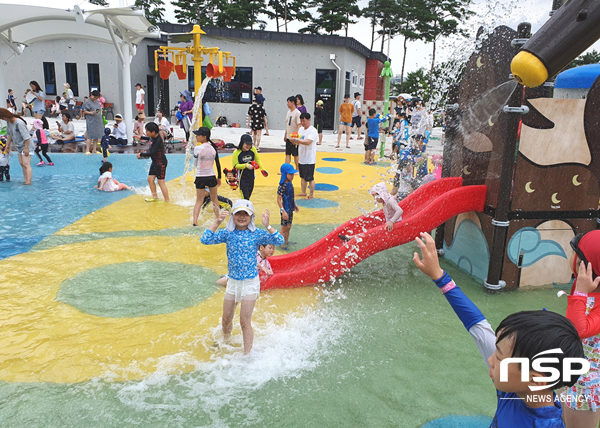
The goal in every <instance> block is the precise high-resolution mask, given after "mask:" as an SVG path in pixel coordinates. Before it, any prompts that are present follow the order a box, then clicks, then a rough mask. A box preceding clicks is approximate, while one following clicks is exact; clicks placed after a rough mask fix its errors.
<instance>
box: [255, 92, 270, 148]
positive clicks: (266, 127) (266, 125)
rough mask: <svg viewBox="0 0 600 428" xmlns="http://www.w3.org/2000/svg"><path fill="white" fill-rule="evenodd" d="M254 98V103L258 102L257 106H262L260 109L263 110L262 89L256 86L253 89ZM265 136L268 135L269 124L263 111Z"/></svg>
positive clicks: (263, 98)
mask: <svg viewBox="0 0 600 428" xmlns="http://www.w3.org/2000/svg"><path fill="white" fill-rule="evenodd" d="M254 96H255V97H256V101H257V102H258V104H260V105H261V106H262V108H263V109H264V108H265V97H264V96H263V94H262V88H261V87H260V86H257V87H256V88H254ZM265 135H266V136H268V135H269V124H268V123H267V111H266V110H265Z"/></svg>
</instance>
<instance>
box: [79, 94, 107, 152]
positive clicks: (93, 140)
mask: <svg viewBox="0 0 600 428" xmlns="http://www.w3.org/2000/svg"><path fill="white" fill-rule="evenodd" d="M98 98H100V92H98V91H96V90H94V91H92V93H91V94H90V97H89V98H88V99H87V100H85V101H84V102H83V105H82V106H81V113H82V114H83V116H84V117H85V125H86V135H87V139H86V140H85V154H86V155H90V154H91V153H90V145H91V148H92V150H93V152H92V153H94V154H95V153H96V152H97V149H98V143H99V142H100V139H101V138H102V137H103V136H104V121H103V120H102V107H101V106H100V102H99V101H98Z"/></svg>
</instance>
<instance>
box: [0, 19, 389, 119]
mask: <svg viewBox="0 0 600 428" xmlns="http://www.w3.org/2000/svg"><path fill="white" fill-rule="evenodd" d="M160 27H161V31H163V32H164V33H185V32H189V31H191V29H192V26H191V25H179V24H161V26H160ZM203 30H204V31H205V32H206V33H207V34H206V35H203V36H202V44H203V45H204V46H207V47H212V46H215V47H219V48H220V49H221V50H222V51H229V52H231V53H232V54H233V55H234V56H235V57H236V75H235V77H234V78H233V79H232V81H231V82H222V81H220V80H219V81H217V80H213V81H212V82H211V83H210V85H209V87H208V89H207V91H206V94H205V99H206V101H208V102H209V104H210V106H211V108H212V111H213V113H212V115H211V118H212V120H213V122H214V121H215V119H216V117H217V116H225V117H227V120H228V123H229V124H231V123H235V122H237V123H240V124H241V126H245V123H246V113H247V111H248V108H249V106H250V104H251V100H252V91H253V88H254V87H256V86H261V87H262V88H263V96H264V97H265V98H266V101H265V109H266V111H267V114H268V121H269V126H270V127H272V128H275V129H282V128H284V121H285V114H286V111H287V106H286V98H287V97H288V96H290V95H296V94H302V95H303V97H304V101H305V104H306V107H307V110H308V111H309V112H310V113H312V112H313V110H314V106H315V103H316V101H317V100H323V102H324V107H325V109H326V112H327V124H326V127H325V129H333V127H334V125H336V124H337V122H338V120H339V114H338V113H337V111H338V108H339V104H340V103H341V102H343V95H344V93H350V94H353V93H354V92H360V93H361V94H362V96H363V97H362V99H365V100H379V99H381V96H382V79H381V78H380V77H379V73H380V71H381V68H382V66H383V62H384V61H385V59H386V57H385V55H383V54H382V53H380V52H372V51H370V50H369V49H368V48H366V47H365V46H364V45H362V44H360V43H359V42H357V41H356V40H355V39H353V38H347V37H337V36H317V35H303V34H296V33H278V32H269V31H259V30H234V29H226V28H210V27H208V28H203ZM168 43H169V42H168V41H167V37H166V36H163V37H162V39H148V38H144V39H142V40H141V41H140V42H139V43H138V44H137V45H135V46H134V52H132V53H134V55H133V56H132V59H131V65H130V70H131V71H130V75H131V82H129V85H130V87H131V88H133V87H134V85H135V84H136V83H141V84H143V85H144V87H145V90H146V114H147V115H149V116H153V115H154V114H155V110H156V108H157V107H158V106H159V104H161V105H162V106H163V107H164V108H165V109H166V110H168V111H171V110H172V109H173V107H174V106H176V105H177V102H178V101H179V91H182V90H185V89H191V88H193V85H194V82H193V68H192V66H190V64H193V63H192V61H191V58H190V57H188V61H187V64H188V66H189V67H188V68H189V70H188V73H187V77H186V78H185V79H184V80H179V79H178V76H177V75H176V74H175V73H173V74H171V75H170V78H169V79H168V81H163V80H162V79H160V78H159V75H158V72H156V71H155V67H154V51H155V50H156V48H158V47H159V46H161V45H162V46H165V45H169V44H168ZM171 46H177V47H183V46H185V44H172V45H171ZM10 54H11V51H10V50H9V49H8V48H7V47H6V46H2V45H1V44H0V55H2V58H0V61H2V60H5V58H8V59H9V61H8V62H6V60H5V62H6V63H5V65H4V71H5V72H4V79H3V85H0V86H4V91H6V89H8V88H11V89H13V90H14V92H15V96H16V97H17V99H18V100H22V99H23V98H22V97H23V95H24V93H25V90H26V89H27V88H28V87H29V85H28V84H29V81H31V80H37V81H38V82H39V84H40V85H41V87H42V89H44V91H45V92H46V99H48V100H53V99H54V97H56V96H60V94H61V93H62V92H63V90H64V87H63V83H65V82H68V83H69V84H70V85H71V88H72V89H73V91H74V92H75V96H76V98H77V99H78V100H79V101H81V100H83V97H84V96H87V95H88V94H89V92H90V91H91V90H92V89H99V90H100V91H101V93H102V95H103V96H104V97H105V99H106V101H107V102H108V103H113V104H114V112H115V113H124V111H123V109H124V106H125V105H126V104H125V100H124V96H123V94H124V93H125V91H124V90H123V88H124V84H125V83H124V82H123V73H121V69H122V66H121V62H120V59H119V55H118V53H117V51H116V50H115V47H114V46H113V44H112V43H111V42H110V39H109V40H108V41H101V40H94V39H90V38H89V37H86V36H85V35H81V36H79V35H78V34H68V35H64V36H63V37H61V36H60V35H57V36H56V37H54V38H53V39H52V40H47V39H42V40H40V41H38V42H35V43H31V44H29V45H28V46H27V48H26V49H24V51H23V52H22V53H21V54H20V55H12V56H11V55H10ZM206 61H208V58H206ZM205 65H206V62H204V63H203V66H205ZM229 65H231V64H229ZM0 89H1V88H0ZM133 92H134V93H135V88H133ZM134 93H133V94H132V96H134ZM132 114H133V115H135V109H134V106H132ZM336 127H337V126H336Z"/></svg>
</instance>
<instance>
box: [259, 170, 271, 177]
mask: <svg viewBox="0 0 600 428" xmlns="http://www.w3.org/2000/svg"><path fill="white" fill-rule="evenodd" d="M260 172H261V174H262V175H263V177H268V176H269V173H268V172H267V171H265V170H264V169H261V170H260Z"/></svg>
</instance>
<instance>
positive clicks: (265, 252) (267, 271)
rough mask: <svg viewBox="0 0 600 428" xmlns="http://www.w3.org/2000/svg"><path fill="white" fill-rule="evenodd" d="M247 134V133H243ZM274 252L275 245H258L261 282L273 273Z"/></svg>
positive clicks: (224, 282)
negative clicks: (271, 261)
mask: <svg viewBox="0 0 600 428" xmlns="http://www.w3.org/2000/svg"><path fill="white" fill-rule="evenodd" d="M245 135H248V134H245ZM274 252H275V246H274V245H271V244H260V245H259V246H258V252H257V253H256V268H257V269H258V278H259V280H260V283H261V284H264V283H265V281H266V280H267V279H268V278H269V277H270V276H271V275H273V269H272V268H271V263H269V260H268V258H269V257H272V256H273V253H274ZM228 278H229V275H225V276H223V277H222V278H219V279H218V280H217V284H218V285H227V279H228Z"/></svg>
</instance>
